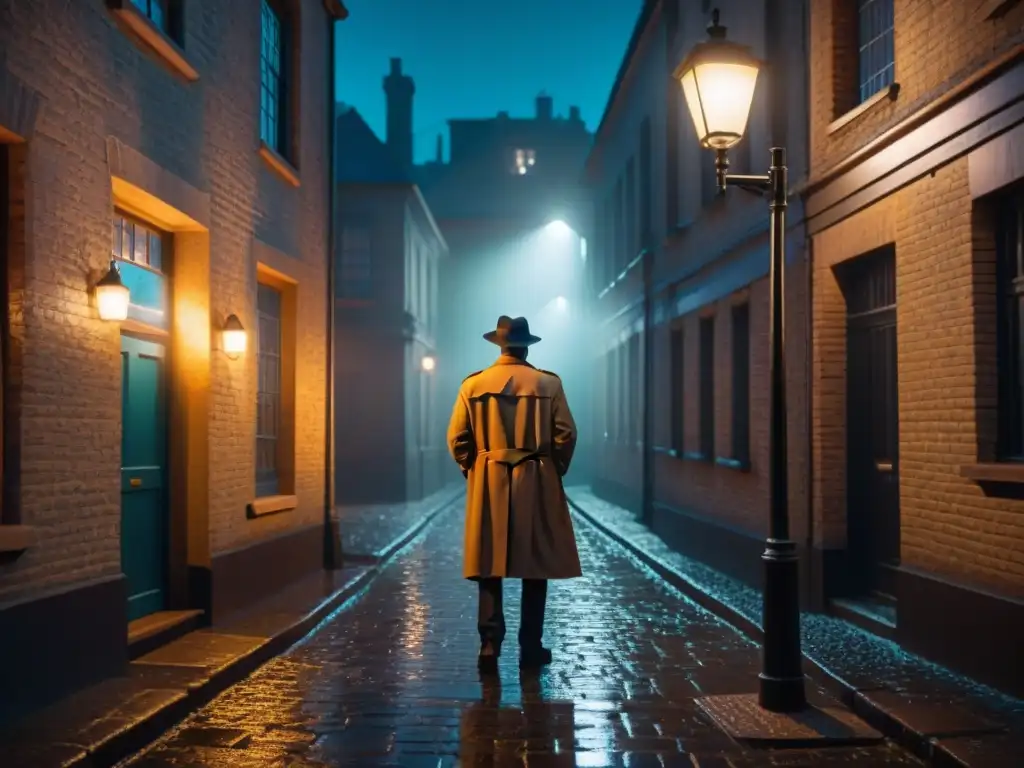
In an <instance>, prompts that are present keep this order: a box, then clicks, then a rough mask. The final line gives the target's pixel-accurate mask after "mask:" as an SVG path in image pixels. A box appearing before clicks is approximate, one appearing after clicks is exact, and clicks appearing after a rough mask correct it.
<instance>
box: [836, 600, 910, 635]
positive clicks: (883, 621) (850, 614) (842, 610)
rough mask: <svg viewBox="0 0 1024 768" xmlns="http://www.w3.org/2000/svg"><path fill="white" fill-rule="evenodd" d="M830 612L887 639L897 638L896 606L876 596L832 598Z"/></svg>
mask: <svg viewBox="0 0 1024 768" xmlns="http://www.w3.org/2000/svg"><path fill="white" fill-rule="evenodd" d="M828 608H829V611H828V612H829V613H830V614H832V615H833V616H835V617H836V618H839V619H843V620H844V621H848V622H850V623H851V624H854V625H855V626H858V627H860V628H861V629H865V630H867V631H868V632H871V633H872V634H875V635H878V636H879V637H884V638H886V639H887V640H895V639H896V606H895V604H891V603H889V602H888V601H887V600H882V599H879V598H876V597H864V598H857V599H851V598H839V599H832V600H830V601H829V604H828Z"/></svg>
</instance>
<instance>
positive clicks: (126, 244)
mask: <svg viewBox="0 0 1024 768" xmlns="http://www.w3.org/2000/svg"><path fill="white" fill-rule="evenodd" d="M112 224H113V226H112V228H111V255H112V256H113V257H114V258H115V259H120V260H121V261H128V262H131V263H133V264H138V265H140V266H143V267H149V268H150V269H153V270H156V271H157V272H161V271H163V248H164V243H163V241H164V236H163V234H161V233H160V232H158V231H157V230H155V229H152V228H150V227H147V226H146V225H145V224H142V223H141V222H139V221H137V220H135V219H132V218H129V217H127V216H125V215H123V214H121V213H115V214H114V218H113V222H112Z"/></svg>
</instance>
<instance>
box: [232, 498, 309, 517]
mask: <svg viewBox="0 0 1024 768" xmlns="http://www.w3.org/2000/svg"><path fill="white" fill-rule="evenodd" d="M297 506H299V497H298V496H294V495H292V496H289V495H286V494H281V495H278V496H261V497H260V498H258V499H253V500H252V501H250V502H249V504H248V506H247V507H246V509H245V516H246V517H248V518H249V519H250V520H252V519H255V518H257V517H265V516H266V515H276V514H278V513H280V512H290V511H291V510H293V509H295V508H296V507H297Z"/></svg>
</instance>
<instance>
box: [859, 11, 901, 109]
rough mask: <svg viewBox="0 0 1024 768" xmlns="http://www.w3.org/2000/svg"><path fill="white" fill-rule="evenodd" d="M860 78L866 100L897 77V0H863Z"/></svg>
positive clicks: (860, 20)
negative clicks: (895, 10)
mask: <svg viewBox="0 0 1024 768" xmlns="http://www.w3.org/2000/svg"><path fill="white" fill-rule="evenodd" d="M857 17H858V23H859V30H858V73H859V78H858V82H859V83H860V100H861V101H866V100H867V99H869V98H871V97H872V96H874V95H875V94H876V93H878V92H879V91H880V90H882V89H883V88H886V87H888V86H890V85H892V83H893V80H894V51H893V26H894V12H893V0H859V5H858V13H857Z"/></svg>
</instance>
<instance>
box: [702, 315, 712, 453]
mask: <svg viewBox="0 0 1024 768" xmlns="http://www.w3.org/2000/svg"><path fill="white" fill-rule="evenodd" d="M700 452H701V454H703V456H704V458H706V459H713V458H714V457H715V318H713V317H704V318H701V321H700Z"/></svg>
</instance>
